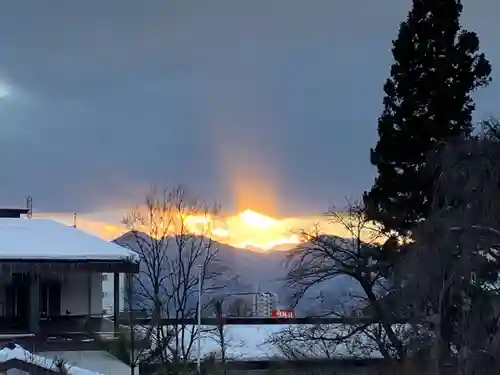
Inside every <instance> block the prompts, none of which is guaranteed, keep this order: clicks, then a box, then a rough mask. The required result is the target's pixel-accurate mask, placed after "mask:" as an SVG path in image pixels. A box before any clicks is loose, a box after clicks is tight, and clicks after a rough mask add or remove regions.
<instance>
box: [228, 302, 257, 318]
mask: <svg viewBox="0 0 500 375" xmlns="http://www.w3.org/2000/svg"><path fill="white" fill-rule="evenodd" d="M228 315H229V316H232V317H239V318H241V317H248V316H251V315H252V306H251V305H250V303H249V302H248V301H247V300H246V299H245V298H242V297H238V298H235V299H234V300H233V301H232V302H231V304H230V306H229V308H228Z"/></svg>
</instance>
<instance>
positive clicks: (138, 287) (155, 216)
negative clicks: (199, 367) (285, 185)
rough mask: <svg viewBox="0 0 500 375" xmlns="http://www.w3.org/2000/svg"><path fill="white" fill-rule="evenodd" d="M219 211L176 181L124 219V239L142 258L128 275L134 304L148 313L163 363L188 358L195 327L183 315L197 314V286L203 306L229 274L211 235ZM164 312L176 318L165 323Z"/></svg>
mask: <svg viewBox="0 0 500 375" xmlns="http://www.w3.org/2000/svg"><path fill="white" fill-rule="evenodd" d="M217 212H218V206H217V205H216V204H207V203H205V202H203V201H201V200H199V199H197V198H196V197H194V196H193V195H192V194H191V193H189V192H188V191H187V190H186V189H184V188H182V187H178V188H175V189H173V190H164V191H162V192H160V193H158V191H156V190H153V191H152V192H151V193H150V194H149V195H147V197H146V202H145V206H143V207H138V208H137V209H136V210H134V211H133V212H132V213H131V214H130V215H129V216H127V217H126V218H125V219H124V223H125V224H126V225H127V227H128V228H129V230H130V232H129V235H130V236H131V238H129V241H128V243H127V244H126V245H128V246H129V247H130V248H131V249H133V250H135V251H136V252H137V253H138V254H139V259H140V273H139V275H138V276H137V277H134V278H133V281H132V283H133V285H134V291H133V295H134V296H133V300H134V302H133V304H134V305H135V307H136V308H138V309H141V310H145V311H147V312H148V313H149V315H150V316H151V322H152V325H153V326H154V327H155V334H156V336H157V337H156V340H155V341H156V343H157V344H158V348H157V351H156V354H157V355H158V360H160V361H162V362H164V363H165V362H167V361H169V360H171V361H172V362H173V364H174V365H176V364H180V363H181V362H185V361H187V360H189V358H190V353H191V349H192V347H193V344H194V342H195V337H196V335H197V334H198V333H197V328H196V326H195V325H187V324H186V323H183V321H184V320H185V319H187V318H195V317H196V316H197V311H198V303H199V302H200V301H199V300H198V288H200V287H201V289H202V291H203V298H202V299H201V301H202V302H201V303H202V304H203V305H202V310H203V309H205V308H206V306H207V305H208V303H209V300H207V298H205V295H210V294H211V293H212V292H214V291H215V290H218V291H221V292H222V290H223V289H224V287H225V286H226V285H227V284H226V283H227V280H229V279H230V276H229V275H228V273H229V272H228V270H227V269H226V267H225V266H224V265H223V262H222V261H221V259H220V257H219V256H218V249H217V248H216V247H215V246H214V245H213V242H212V240H211V234H212V233H211V232H212V229H213V224H214V220H215V217H216V214H217ZM164 318H173V319H175V321H176V322H177V323H176V324H174V325H173V326H169V327H166V326H164V324H163V319H164ZM172 337H173V341H172ZM161 343H169V345H167V346H163V345H162V344H161ZM173 348H175V349H173Z"/></svg>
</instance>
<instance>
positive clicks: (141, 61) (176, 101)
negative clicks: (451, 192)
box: [0, 0, 500, 218]
mask: <svg viewBox="0 0 500 375" xmlns="http://www.w3.org/2000/svg"><path fill="white" fill-rule="evenodd" d="M382 3H384V4H385V6H380V4H382ZM409 5H410V4H409V0H391V1H384V2H380V1H370V0H349V1H347V0H340V1H333V0H309V1H305V0H252V1H249V0H206V1H189V0H163V1H156V0H148V1H136V0H106V1H100V0H86V1H67V0H44V1H37V0H28V1H23V2H20V1H18V0H2V1H1V2H0V160H2V168H0V183H1V189H0V202H1V204H2V205H6V206H19V205H24V199H25V197H26V196H27V195H31V196H32V197H33V205H34V209H35V211H40V212H54V213H58V212H79V213H82V214H87V215H98V214H99V213H100V212H101V213H102V212H114V213H116V212H121V211H119V210H123V209H124V208H126V207H130V206H131V205H134V204H139V203H141V202H142V201H143V198H144V195H145V194H146V192H147V191H148V189H149V188H150V186H152V185H156V186H161V187H169V186H175V185H177V184H183V185H185V186H188V187H189V188H190V189H191V190H192V191H194V192H195V193H196V194H197V195H198V196H200V197H203V198H205V199H210V200H211V199H216V200H218V201H219V202H220V204H221V206H222V208H223V209H224V210H225V211H228V212H230V211H238V210H241V209H244V208H251V209H254V210H257V211H260V212H265V213H267V214H270V215H277V216H280V215H284V216H286V215H309V214H314V213H320V212H324V211H325V210H326V209H327V208H328V207H329V206H330V205H332V204H341V203H342V202H343V200H344V197H345V196H349V197H358V196H360V195H361V194H362V192H363V191H364V190H367V189H369V188H370V186H371V183H372V181H373V178H374V170H373V168H372V167H371V165H370V164H369V149H370V147H372V146H374V144H375V141H376V126H377V117H378V115H379V113H380V110H381V100H382V85H383V82H384V80H385V79H386V77H387V75H388V73H389V67H390V63H391V55H390V47H391V40H392V39H394V38H395V37H396V35H397V31H398V25H399V22H400V21H402V20H403V19H404V17H405V16H406V13H407V11H408V10H409ZM498 14H500V2H498V1H494V0H464V14H463V19H462V23H463V25H464V26H465V27H466V28H468V29H471V30H474V31H476V32H478V34H479V37H480V40H481V46H482V51H483V52H485V53H486V54H487V56H488V58H489V59H490V61H491V62H492V64H493V84H492V85H491V86H490V87H489V88H488V89H486V90H483V91H481V92H480V93H478V95H476V99H477V102H478V110H477V112H476V119H477V120H479V119H481V118H485V117H488V116H500V113H499V109H498V108H499V106H498V103H499V102H500V73H499V71H500V49H498V35H499V33H500V25H499V24H498ZM497 67H499V68H498V70H497ZM102 216H103V215H100V216H99V217H100V218H102Z"/></svg>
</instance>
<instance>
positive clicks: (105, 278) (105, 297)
mask: <svg viewBox="0 0 500 375" xmlns="http://www.w3.org/2000/svg"><path fill="white" fill-rule="evenodd" d="M101 277H102V309H103V312H104V313H105V314H108V315H111V314H112V313H113V308H114V296H113V292H114V290H115V285H114V282H113V274H112V273H103V274H102V276H101ZM124 288H125V275H124V274H120V290H119V292H118V295H119V297H118V298H119V301H120V308H119V310H120V311H123V310H124V308H125V298H124V295H125V292H124Z"/></svg>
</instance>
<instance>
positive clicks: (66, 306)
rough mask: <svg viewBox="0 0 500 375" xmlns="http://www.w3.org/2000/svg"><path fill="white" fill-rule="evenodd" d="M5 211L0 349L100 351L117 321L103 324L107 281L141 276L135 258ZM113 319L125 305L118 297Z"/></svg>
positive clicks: (0, 215) (0, 231)
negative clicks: (10, 346)
mask: <svg viewBox="0 0 500 375" xmlns="http://www.w3.org/2000/svg"><path fill="white" fill-rule="evenodd" d="M26 213H27V210H24V209H19V210H18V209H8V210H5V209H0V243H1V244H2V246H1V247H0V347H1V346H4V345H5V344H6V343H15V344H17V345H20V346H21V347H22V348H28V347H29V348H30V350H31V351H33V352H34V353H38V352H51V351H52V352H53V351H58V352H60V353H63V352H64V351H81V350H100V349H101V347H100V345H99V342H100V341H99V340H96V339H95V337H96V336H95V335H99V336H100V337H101V338H107V339H113V337H114V335H113V334H114V333H115V332H116V331H117V330H118V328H119V327H118V319H110V318H106V317H104V316H103V314H102V313H103V306H102V274H103V273H107V274H111V275H113V280H114V283H115V290H117V291H118V290H119V289H120V286H119V281H120V278H121V276H120V275H121V274H130V273H137V272H138V271H139V266H138V263H137V259H136V255H135V254H134V253H133V252H132V251H130V250H127V249H125V248H123V247H121V246H119V245H116V244H114V243H110V242H107V241H104V240H101V239H99V238H97V237H94V236H92V235H90V234H87V233H85V232H82V231H80V230H78V229H76V228H73V227H70V226H66V225H64V224H60V223H58V222H55V221H52V220H48V219H34V218H33V219H31V218H24V217H21V215H23V214H26ZM113 298H114V301H115V302H116V303H115V304H114V308H113V315H114V316H115V317H118V314H119V309H120V303H119V302H120V301H119V295H118V293H115V294H114V296H113Z"/></svg>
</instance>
